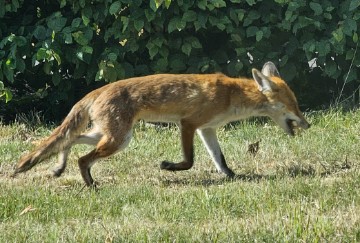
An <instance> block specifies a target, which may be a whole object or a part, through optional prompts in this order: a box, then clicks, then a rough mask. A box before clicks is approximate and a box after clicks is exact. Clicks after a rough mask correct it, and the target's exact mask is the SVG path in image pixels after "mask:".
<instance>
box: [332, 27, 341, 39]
mask: <svg viewBox="0 0 360 243" xmlns="http://www.w3.org/2000/svg"><path fill="white" fill-rule="evenodd" d="M332 35H333V37H334V39H335V40H336V41H337V42H341V41H342V40H343V39H344V33H343V31H342V28H338V29H337V30H335V31H333V32H332Z"/></svg>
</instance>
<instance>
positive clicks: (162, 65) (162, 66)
mask: <svg viewBox="0 0 360 243" xmlns="http://www.w3.org/2000/svg"><path fill="white" fill-rule="evenodd" d="M167 68H168V60H167V58H160V59H159V60H157V62H156V64H155V70H156V71H159V72H165V71H167Z"/></svg>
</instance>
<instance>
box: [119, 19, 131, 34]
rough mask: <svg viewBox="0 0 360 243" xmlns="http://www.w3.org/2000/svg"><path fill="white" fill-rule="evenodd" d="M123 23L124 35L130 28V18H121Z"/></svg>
mask: <svg viewBox="0 0 360 243" xmlns="http://www.w3.org/2000/svg"><path fill="white" fill-rule="evenodd" d="M120 19H121V22H122V24H123V28H122V32H123V33H124V32H125V30H126V29H127V27H128V26H129V18H128V17H125V16H121V18H120Z"/></svg>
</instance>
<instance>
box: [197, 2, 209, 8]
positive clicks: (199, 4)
mask: <svg viewBox="0 0 360 243" xmlns="http://www.w3.org/2000/svg"><path fill="white" fill-rule="evenodd" d="M197 6H198V7H199V8H200V9H201V10H206V6H207V0H199V1H198V5H197Z"/></svg>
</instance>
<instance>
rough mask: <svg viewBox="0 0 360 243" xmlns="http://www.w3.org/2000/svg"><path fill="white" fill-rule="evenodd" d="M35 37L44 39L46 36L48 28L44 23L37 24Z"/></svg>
mask: <svg viewBox="0 0 360 243" xmlns="http://www.w3.org/2000/svg"><path fill="white" fill-rule="evenodd" d="M34 37H35V38H36V39H38V40H44V39H45V38H46V29H45V27H44V26H42V25H38V26H36V28H35V30H34Z"/></svg>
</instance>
